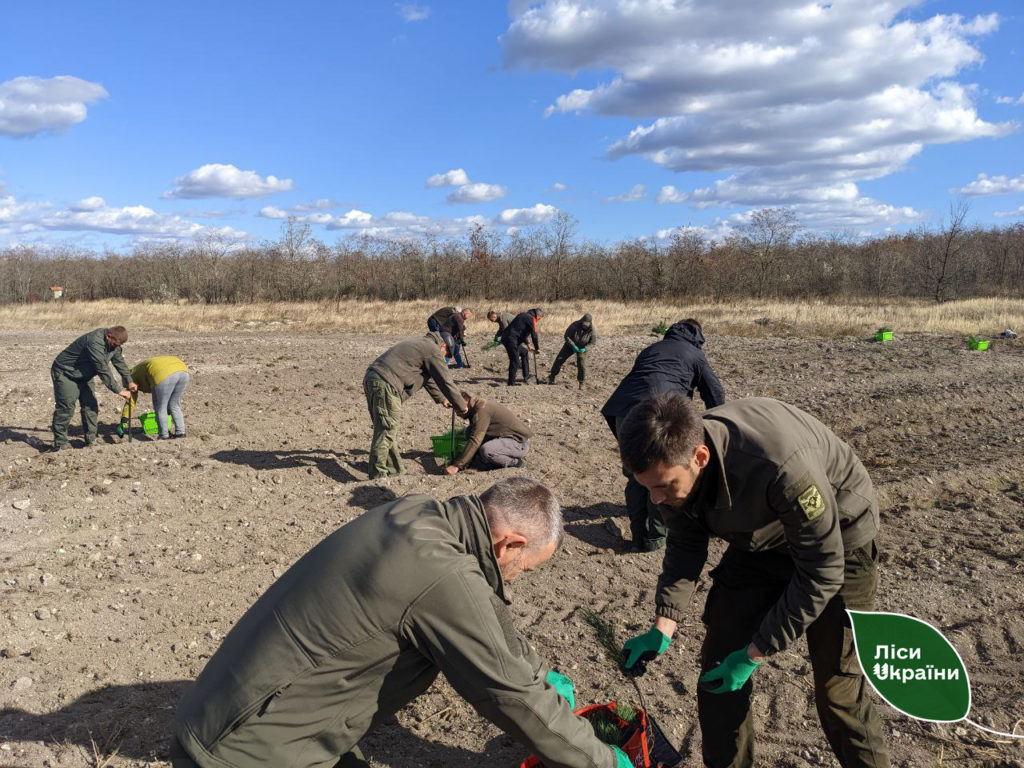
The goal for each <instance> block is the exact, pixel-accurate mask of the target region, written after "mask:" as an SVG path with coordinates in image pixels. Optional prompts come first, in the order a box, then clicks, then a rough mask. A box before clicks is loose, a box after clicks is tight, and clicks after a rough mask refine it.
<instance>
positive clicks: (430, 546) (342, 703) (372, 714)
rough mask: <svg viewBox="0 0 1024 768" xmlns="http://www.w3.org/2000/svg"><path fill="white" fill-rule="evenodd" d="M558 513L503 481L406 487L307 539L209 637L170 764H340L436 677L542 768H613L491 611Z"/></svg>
mask: <svg viewBox="0 0 1024 768" xmlns="http://www.w3.org/2000/svg"><path fill="white" fill-rule="evenodd" d="M561 539H562V512H561V509H560V507H559V505H558V501H557V500H556V499H555V497H554V495H553V494H552V493H551V491H550V490H548V488H546V487H545V486H543V485H541V484H539V483H537V482H534V481H533V480H529V479H527V478H521V477H516V478H509V479H507V480H503V481H501V482H500V483H497V484H496V485H493V486H491V487H490V488H488V489H487V490H486V491H484V492H483V494H481V495H480V496H479V497H478V496H456V497H454V498H451V499H448V500H447V501H443V502H441V501H435V500H434V499H432V498H430V497H429V496H422V495H412V496H406V497H403V498H401V499H396V500H395V501H392V502H389V503H387V504H384V505H383V506H380V507H377V508H375V509H371V510H369V511H368V512H366V513H364V514H362V515H360V516H359V517H357V518H356V519H355V520H353V521H352V522H350V523H348V524H347V525H345V526H343V527H342V528H340V529H338V530H337V531H335V532H334V533H333V534H331V535H330V536H328V537H327V538H326V539H324V540H323V541H322V542H320V544H318V545H317V546H316V547H314V548H313V549H312V550H311V551H310V552H308V553H307V554H306V555H305V556H304V557H302V558H301V559H300V560H299V561H298V562H297V563H295V565H293V566H292V567H291V569H289V570H288V572H287V573H285V574H284V575H283V576H282V577H281V578H280V579H278V581H277V582H276V583H274V584H273V585H271V587H270V588H269V589H268V590H267V591H266V592H265V593H264V594H263V596H262V597H261V598H260V599H259V600H258V601H257V602H256V603H255V605H253V606H252V607H251V608H250V609H249V610H248V612H247V613H246V614H245V615H244V616H242V618H241V619H240V620H239V621H238V623H237V624H236V625H235V627H234V628H233V629H232V630H231V631H230V632H229V633H228V635H227V637H225V638H224V642H223V643H222V644H221V647H220V649H219V650H218V651H217V652H216V653H215V654H214V655H213V657H212V658H211V659H210V661H209V663H208V664H207V665H206V668H205V669H204V670H203V671H202V673H200V675H199V678H198V679H197V680H196V683H195V685H193V686H192V688H191V689H190V690H189V691H187V692H186V694H185V696H184V697H183V699H182V701H181V703H180V704H179V705H178V711H177V713H176V715H175V718H174V726H173V727H174V737H173V739H172V744H171V759H172V765H173V767H174V768H195V767H196V766H199V767H200V768H278V767H279V766H283V765H288V766H292V768H313V767H314V766H316V767H317V768H321V767H323V768H326V767H327V766H335V767H336V768H348V767H352V768H355V767H357V766H367V765H368V764H367V763H366V762H365V761H364V759H363V756H362V754H361V753H360V751H359V749H358V747H357V742H358V741H359V739H361V738H362V737H363V735H364V734H366V733H367V732H368V731H370V730H371V729H372V728H373V727H375V726H376V725H378V724H380V723H381V722H383V721H385V720H387V719H388V718H390V717H392V716H393V715H394V713H395V712H396V711H398V710H399V709H400V708H401V707H403V706H405V705H406V704H407V703H408V702H409V701H411V700H412V699H413V698H415V697H416V696H418V695H419V694H421V693H423V692H424V691H426V690H427V688H428V687H429V686H430V684H431V683H432V682H433V680H434V678H435V677H436V676H437V674H438V672H443V673H444V675H445V677H447V679H448V682H450V683H451V685H452V687H453V688H455V690H456V691H457V692H458V693H459V694H460V695H461V696H462V697H463V698H465V699H466V700H467V701H468V702H469V703H470V704H472V705H473V707H474V708H475V709H476V710H477V711H478V712H479V713H480V714H481V715H483V716H484V717H486V718H487V719H489V720H491V721H492V722H493V723H495V724H496V725H498V726H499V727H500V728H502V729H504V730H505V731H506V732H508V733H509V734H510V735H511V736H513V737H514V738H516V739H518V740H520V741H522V742H523V743H524V744H526V745H527V746H528V747H529V748H530V749H531V750H532V751H533V752H534V753H536V754H537V755H538V756H539V757H540V759H541V760H542V761H543V762H544V765H546V766H548V768H625V767H626V766H629V765H630V762H629V759H628V758H627V757H626V756H625V754H623V753H622V752H621V751H619V750H617V749H616V748H614V747H608V746H607V745H605V744H603V743H602V742H601V741H599V740H598V739H597V737H596V736H595V735H594V731H593V729H592V728H591V726H590V724H589V723H588V722H587V721H586V720H584V719H582V718H580V717H577V716H576V715H574V714H573V712H572V704H573V703H574V702H573V699H574V696H573V688H572V683H571V682H570V681H569V679H568V678H567V677H564V676H562V675H559V674H558V673H556V672H553V671H550V670H548V668H547V667H546V666H545V665H544V663H543V662H542V661H541V659H540V658H539V657H538V656H537V654H536V653H535V652H534V650H533V649H532V648H531V646H530V644H529V643H528V642H527V641H526V640H525V639H523V638H522V637H521V636H520V635H519V633H518V632H517V631H516V628H515V626H514V624H513V621H512V616H511V614H510V613H509V610H508V608H507V607H506V603H507V598H506V594H505V582H506V581H511V580H512V579H514V578H516V577H517V576H518V575H519V574H521V573H523V572H525V571H529V570H532V569H534V568H536V567H538V566H539V565H541V564H542V563H543V562H545V561H546V560H548V559H549V558H550V557H551V556H552V555H553V554H554V552H555V550H556V549H557V548H558V546H559V544H560V542H561Z"/></svg>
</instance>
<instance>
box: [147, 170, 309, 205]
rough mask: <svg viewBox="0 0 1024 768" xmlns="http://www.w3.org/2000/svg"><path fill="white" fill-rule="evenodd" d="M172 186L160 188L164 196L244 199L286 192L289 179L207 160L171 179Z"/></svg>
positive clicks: (165, 197)
mask: <svg viewBox="0 0 1024 768" xmlns="http://www.w3.org/2000/svg"><path fill="white" fill-rule="evenodd" d="M174 184H175V188H174V189H172V190H169V191H167V192H164V194H163V195H162V197H163V198H164V199H165V200H195V199H198V198H204V197H232V198H236V199H246V198H254V197H266V196H267V195H273V194H277V193H278V192H287V191H288V190H290V189H291V188H292V180H291V179H279V178H277V177H276V176H266V177H262V178H261V177H260V175H259V174H258V173H256V171H243V170H240V169H238V168H236V167H235V166H234V165H231V164H225V163H208V164H207V165H203V166H200V167H199V168H196V169H195V170H194V171H189V172H188V173H186V174H185V175H184V176H179V177H178V178H176V179H175V180H174Z"/></svg>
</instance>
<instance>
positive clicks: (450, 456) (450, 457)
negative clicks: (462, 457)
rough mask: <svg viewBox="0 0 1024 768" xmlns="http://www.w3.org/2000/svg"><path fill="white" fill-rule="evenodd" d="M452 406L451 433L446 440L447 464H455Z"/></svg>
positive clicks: (453, 410) (453, 413)
mask: <svg viewBox="0 0 1024 768" xmlns="http://www.w3.org/2000/svg"><path fill="white" fill-rule="evenodd" d="M451 406H452V431H451V434H450V435H449V438H448V463H449V464H454V463H455V403H452V404H451Z"/></svg>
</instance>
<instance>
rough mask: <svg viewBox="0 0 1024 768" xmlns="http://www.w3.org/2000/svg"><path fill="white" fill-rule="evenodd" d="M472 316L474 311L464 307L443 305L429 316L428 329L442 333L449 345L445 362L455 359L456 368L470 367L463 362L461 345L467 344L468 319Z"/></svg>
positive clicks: (446, 343)
mask: <svg viewBox="0 0 1024 768" xmlns="http://www.w3.org/2000/svg"><path fill="white" fill-rule="evenodd" d="M472 317H473V312H472V311H471V310H468V309H463V308H462V307H441V309H439V310H437V312H435V313H434V314H432V315H431V316H430V317H428V318H427V330H428V331H433V332H434V333H440V334H441V338H442V339H443V340H444V343H445V345H446V346H447V347H448V352H447V353H446V354H445V362H447V363H449V364H451V361H452V359H454V360H455V367H456V368H468V367H469V366H467V365H466V364H465V363H463V362H462V351H461V350H460V349H459V347H463V346H465V345H466V321H467V320H469V319H471V318H472ZM460 342H461V343H460Z"/></svg>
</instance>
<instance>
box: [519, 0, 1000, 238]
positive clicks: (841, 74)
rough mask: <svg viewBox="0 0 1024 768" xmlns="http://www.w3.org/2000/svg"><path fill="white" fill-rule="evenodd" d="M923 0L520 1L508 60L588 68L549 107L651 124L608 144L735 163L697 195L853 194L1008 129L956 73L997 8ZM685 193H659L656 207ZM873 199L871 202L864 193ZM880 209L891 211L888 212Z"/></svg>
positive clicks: (687, 165)
mask: <svg viewBox="0 0 1024 768" xmlns="http://www.w3.org/2000/svg"><path fill="white" fill-rule="evenodd" d="M917 5H919V3H917V2H916V1H915V0H833V2H830V3H825V2H822V3H815V2H808V0H776V1H775V2H773V3H771V4H767V5H766V4H765V3H763V2H761V1H760V0H728V1H727V2H723V0H689V2H685V3H682V2H669V1H668V0H629V1H628V2H627V1H626V0H541V1H540V2H534V3H529V4H527V3H520V4H517V5H516V6H515V12H514V14H513V20H512V22H511V24H510V26H509V28H508V30H507V31H506V33H505V35H504V36H503V37H502V44H503V47H504V52H505V60H506V64H507V65H509V66H514V67H526V68H532V69H549V70H559V71H563V72H567V73H571V74H573V75H574V76H575V77H576V78H577V79H582V77H583V76H582V75H579V74H578V73H579V72H581V71H589V72H592V73H595V76H596V77H601V76H603V75H602V73H604V72H607V71H611V72H612V73H613V74H612V76H611V77H610V78H608V79H606V80H604V81H603V82H597V83H596V84H595V85H594V86H593V87H589V88H577V89H575V90H572V91H570V92H568V93H565V94H563V95H562V96H560V97H558V98H557V99H556V100H555V102H554V103H553V104H552V105H551V106H550V107H549V108H548V111H547V114H554V113H565V112H577V113H592V114H596V115H603V116H618V117H621V116H627V117H634V118H638V119H648V118H650V120H649V121H648V122H644V123H641V124H639V125H637V126H636V127H635V128H634V129H633V130H632V131H631V132H630V133H629V135H628V136H625V137H623V138H621V139H619V140H618V141H614V142H613V143H612V144H611V146H610V147H609V148H608V154H609V156H610V157H612V158H622V157H625V156H629V155H639V156H641V157H644V158H646V159H648V160H650V161H652V162H654V163H656V164H658V165H660V166H662V167H664V168H667V169H670V170H674V171H679V172H685V171H698V172H710V173H724V174H727V176H726V177H725V178H723V179H720V180H718V181H716V182H713V183H712V185H711V186H709V187H708V188H706V189H704V190H697V191H695V192H693V193H692V194H689V198H690V200H689V202H690V203H691V204H692V205H702V206H710V205H734V204H750V205H778V204H787V203H794V204H795V203H800V202H803V203H808V204H811V203H814V202H815V201H836V202H840V203H843V204H849V203H850V202H851V197H850V195H851V193H853V194H856V182H858V181H863V180H869V179H877V178H881V177H884V176H887V175H889V174H892V173H894V172H896V171H898V170H900V169H901V168H903V167H905V166H906V164H907V163H908V162H909V161H910V160H911V158H913V157H914V156H915V155H917V154H918V153H920V152H921V151H922V149H923V148H924V147H925V146H927V145H929V144H939V143H949V142H958V141H969V140H973V139H977V138H983V137H998V136H1003V135H1006V134H1007V133H1010V132H1012V131H1014V130H1016V129H1017V128H1018V125H1017V124H1016V123H991V122H987V121H985V120H983V119H981V118H980V117H979V116H978V113H977V110H976V108H975V103H974V101H975V97H976V95H977V93H976V89H975V88H974V87H973V86H970V85H965V84H963V83H960V82H957V81H956V79H955V78H956V77H957V76H958V75H959V74H960V73H961V72H963V71H964V70H965V69H966V68H968V67H972V66H976V65H978V64H979V63H980V62H981V61H982V55H981V52H980V51H979V50H978V48H977V47H976V45H975V41H974V38H976V37H978V36H980V35H985V34H988V33H990V32H992V31H993V30H995V29H996V28H997V27H998V25H999V18H998V17H997V16H996V15H994V14H990V15H985V16H977V17H974V18H971V19H965V18H963V17H961V16H946V15H934V16H931V17H927V18H923V19H920V20H914V19H911V18H910V17H909V14H908V11H909V10H911V9H912V8H913V7H914V6H917ZM686 194H687V193H686V192H680V191H679V190H678V189H675V188H674V187H673V188H672V190H668V191H667V189H666V188H662V191H661V192H660V193H659V195H658V199H659V202H668V201H679V200H681V199H682V196H683V195H686ZM863 205H864V206H865V207H866V208H868V209H871V208H873V206H874V205H876V204H875V203H874V202H873V201H866V202H865V203H864V204H863ZM883 218H884V216H883Z"/></svg>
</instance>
